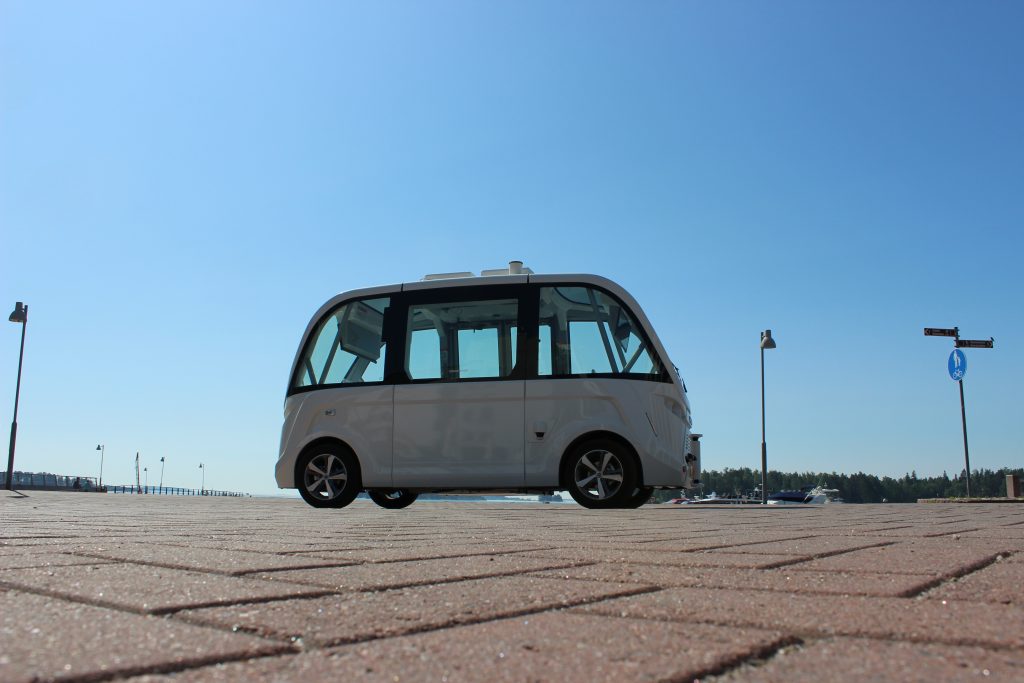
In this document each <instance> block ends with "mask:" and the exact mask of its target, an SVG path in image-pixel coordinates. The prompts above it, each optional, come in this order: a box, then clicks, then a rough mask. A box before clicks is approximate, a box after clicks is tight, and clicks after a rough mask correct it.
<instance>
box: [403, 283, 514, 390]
mask: <svg viewBox="0 0 1024 683" xmlns="http://www.w3.org/2000/svg"><path fill="white" fill-rule="evenodd" d="M518 316H519V303H518V301H517V300H515V299H501V300H492V301H461V302H445V303H438V304H422V305H413V306H410V307H409V318H408V326H407V334H408V340H409V341H408V345H407V348H408V349H409V352H408V357H407V359H406V372H407V373H408V374H409V378H410V379H413V380H417V379H449V380H454V379H480V378H495V379H497V378H501V377H508V376H510V375H511V374H512V369H513V368H514V367H515V363H516V351H515V345H516V339H517V334H516V326H517V324H518Z"/></svg>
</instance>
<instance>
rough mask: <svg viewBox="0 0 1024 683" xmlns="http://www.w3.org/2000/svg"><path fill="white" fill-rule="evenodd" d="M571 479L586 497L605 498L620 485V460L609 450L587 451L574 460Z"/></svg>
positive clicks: (616, 490)
mask: <svg viewBox="0 0 1024 683" xmlns="http://www.w3.org/2000/svg"><path fill="white" fill-rule="evenodd" d="M573 479H574V480H575V481H576V487H577V488H578V489H579V490H580V491H581V492H583V494H584V495H586V496H587V497H588V498H593V499H594V500H605V499H606V498H610V497H612V496H614V495H615V494H616V493H617V492H618V490H619V489H620V488H621V487H622V461H620V460H619V457H618V456H617V455H615V454H614V453H612V452H610V451H605V450H594V451H589V452H587V453H585V454H584V455H583V457H581V458H580V459H579V460H577V461H576V469H575V471H574V473H573Z"/></svg>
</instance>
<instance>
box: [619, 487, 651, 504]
mask: <svg viewBox="0 0 1024 683" xmlns="http://www.w3.org/2000/svg"><path fill="white" fill-rule="evenodd" d="M652 495H654V487H652V486H641V487H640V488H638V489H637V490H636V491H634V492H633V495H632V496H630V498H629V500H628V501H626V504H625V505H623V506H622V507H624V508H632V509H636V508H638V507H640V506H642V505H645V504H647V501H649V500H650V499H651V496H652Z"/></svg>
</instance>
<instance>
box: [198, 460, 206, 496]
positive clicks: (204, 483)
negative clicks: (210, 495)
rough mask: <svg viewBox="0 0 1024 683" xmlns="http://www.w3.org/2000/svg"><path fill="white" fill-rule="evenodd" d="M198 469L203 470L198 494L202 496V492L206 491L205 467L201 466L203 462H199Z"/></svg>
mask: <svg viewBox="0 0 1024 683" xmlns="http://www.w3.org/2000/svg"><path fill="white" fill-rule="evenodd" d="M199 469H201V470H202V471H203V483H202V484H201V485H200V487H199V495H200V496H202V495H204V494H203V492H204V491H206V468H205V467H203V463H199Z"/></svg>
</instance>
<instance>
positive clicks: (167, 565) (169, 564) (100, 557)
mask: <svg viewBox="0 0 1024 683" xmlns="http://www.w3.org/2000/svg"><path fill="white" fill-rule="evenodd" d="M164 547H165V548H179V547H183V546H164ZM232 552H245V551H241V550H240V551H232ZM67 554H68V555H78V556H79V557H91V558H95V559H97V560H107V561H113V562H124V563H129V564H142V565H146V566H148V567H163V568H164V569H185V570H188V571H192V572H206V573H207V574H219V575H221V576H245V575H246V574H253V573H257V572H260V573H261V572H274V571H287V570H291V569H330V568H332V567H351V566H352V565H356V564H365V562H321V563H316V564H304V565H296V566H294V567H284V568H280V567H271V568H269V569H237V570H234V571H217V570H214V569H207V568H197V567H195V566H189V565H187V564H175V563H173V562H153V561H146V560H132V559H128V558H120V557H118V558H114V557H111V556H109V555H99V554H96V553H90V552H87V551H82V550H75V551H72V552H69V553H67ZM250 554H252V555H274V554H273V553H250ZM275 557H287V556H285V555H280V556H277V555H275Z"/></svg>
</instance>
